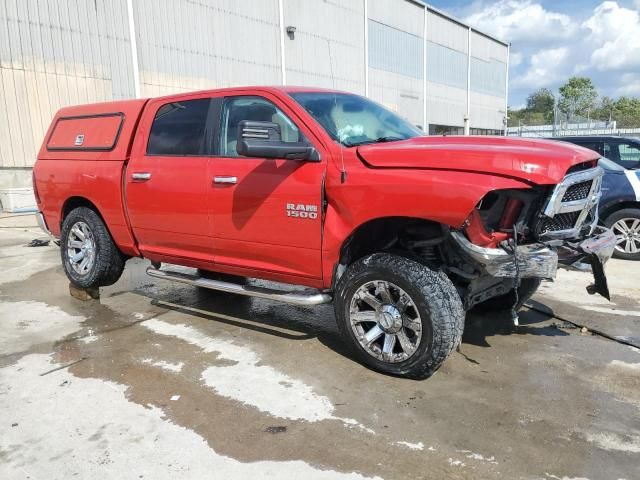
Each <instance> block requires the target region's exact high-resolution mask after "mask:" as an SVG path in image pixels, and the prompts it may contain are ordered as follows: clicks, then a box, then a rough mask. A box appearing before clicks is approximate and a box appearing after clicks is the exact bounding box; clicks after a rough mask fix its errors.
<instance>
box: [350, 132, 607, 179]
mask: <svg viewBox="0 0 640 480" xmlns="http://www.w3.org/2000/svg"><path fill="white" fill-rule="evenodd" d="M358 155H359V157H360V159H361V160H362V161H363V162H364V163H365V164H367V165H368V166H369V167H371V168H413V169H431V170H459V171H466V172H478V173H489V174H494V175H500V176H505V177H511V178H517V179H519V180H525V181H527V182H530V183H535V184H540V185H544V184H555V183H558V182H560V181H561V180H562V178H563V177H564V176H565V174H566V173H567V170H568V169H569V168H571V167H572V166H573V165H576V164H578V163H582V162H587V161H589V160H595V159H597V158H599V155H598V154H597V153H596V152H594V151H592V150H588V149H586V148H583V147H578V146H577V145H573V144H570V143H565V142H557V141H550V140H537V139H525V138H514V137H456V136H451V137H436V136H429V137H415V138H411V139H408V140H402V141H397V142H389V143H377V144H369V145H362V146H360V147H358Z"/></svg>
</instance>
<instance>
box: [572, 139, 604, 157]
mask: <svg viewBox="0 0 640 480" xmlns="http://www.w3.org/2000/svg"><path fill="white" fill-rule="evenodd" d="M578 145H580V146H581V147H584V148H588V149H589V150H594V151H596V152H598V153H599V154H600V155H602V156H605V155H603V153H602V145H601V144H600V143H598V142H585V143H579V144H578Z"/></svg>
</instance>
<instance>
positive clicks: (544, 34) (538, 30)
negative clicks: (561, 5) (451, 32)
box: [465, 0, 576, 44]
mask: <svg viewBox="0 0 640 480" xmlns="http://www.w3.org/2000/svg"><path fill="white" fill-rule="evenodd" d="M472 10H473V13H471V14H470V15H468V16H467V18H466V19H465V20H466V21H467V22H468V23H469V24H470V25H473V26H475V27H477V28H480V29H481V30H486V31H488V32H491V33H493V34H494V35H496V36H497V37H499V38H502V39H505V40H507V41H510V42H513V43H514V44H516V43H519V42H526V41H532V40H533V41H537V42H540V41H551V40H553V39H558V38H568V37H570V36H571V35H572V34H573V33H574V32H575V30H576V24H575V23H574V22H573V21H572V20H571V17H569V16H568V15H565V14H562V13H557V12H551V11H549V10H546V9H545V8H544V7H543V6H542V5H540V4H539V3H535V2H533V1H532V0H501V1H499V2H490V3H485V2H483V1H481V2H476V3H475V4H474V5H473V6H472Z"/></svg>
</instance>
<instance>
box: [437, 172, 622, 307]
mask: <svg viewBox="0 0 640 480" xmlns="http://www.w3.org/2000/svg"><path fill="white" fill-rule="evenodd" d="M602 175H603V171H602V169H600V167H598V166H597V165H596V163H595V162H587V163H584V164H579V165H576V166H575V167H573V168H572V169H571V170H570V171H569V172H568V173H567V175H566V176H565V178H564V179H563V181H562V182H561V183H560V184H558V185H556V186H553V187H545V186H542V187H540V186H538V187H533V188H530V189H522V190H520V189H517V190H514V189H512V190H498V191H493V192H491V193H489V194H488V195H486V196H485V197H484V198H483V199H482V200H481V201H480V202H479V204H478V205H477V207H476V209H474V210H473V212H472V213H471V214H470V215H469V218H468V219H467V221H466V222H465V224H464V225H463V227H462V228H461V229H460V230H458V231H452V232H451V234H450V242H451V244H452V245H451V246H453V247H454V248H452V249H448V250H449V251H452V252H456V253H455V254H453V255H452V256H450V257H449V262H450V264H451V265H452V267H449V269H450V271H451V273H452V274H453V275H456V276H458V277H461V279H462V278H465V279H466V280H467V287H466V291H465V293H464V297H463V300H464V304H465V308H467V309H469V308H472V307H473V306H474V305H476V304H478V303H481V302H484V301H486V300H488V299H490V298H492V297H495V296H498V295H502V294H504V293H506V292H508V291H509V290H511V289H513V288H517V286H519V285H520V281H521V280H522V279H524V278H541V279H553V278H554V277H555V275H556V270H557V268H558V266H561V267H565V268H572V269H577V270H591V271H592V272H593V274H594V283H593V284H592V285H590V286H589V287H588V292H589V293H590V294H593V293H599V294H600V295H602V296H604V297H605V298H607V299H608V298H609V290H608V287H607V281H606V277H605V275H604V269H603V265H604V263H605V262H606V261H607V260H608V259H609V258H610V257H611V255H612V253H613V248H614V246H615V236H614V235H613V233H612V232H611V231H609V230H607V229H605V228H603V227H600V226H598V225H597V223H598V201H599V199H600V195H601V194H600V186H601V182H602Z"/></svg>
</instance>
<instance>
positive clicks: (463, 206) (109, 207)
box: [34, 87, 596, 287]
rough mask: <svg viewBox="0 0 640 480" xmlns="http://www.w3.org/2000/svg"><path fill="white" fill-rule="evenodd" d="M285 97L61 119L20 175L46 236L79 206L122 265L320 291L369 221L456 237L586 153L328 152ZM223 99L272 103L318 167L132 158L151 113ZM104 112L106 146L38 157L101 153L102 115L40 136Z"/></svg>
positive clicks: (462, 148)
mask: <svg viewBox="0 0 640 480" xmlns="http://www.w3.org/2000/svg"><path fill="white" fill-rule="evenodd" d="M294 90H298V91H300V90H307V91H308V90H313V89H311V88H302V87H298V88H292V87H281V88H278V87H251V88H249V87H247V88H236V89H223V90H211V91H204V92H196V93H189V94H180V95H173V96H168V97H162V98H157V99H152V100H131V101H121V102H111V103H103V104H95V105H84V106H77V107H69V108H65V109H62V110H60V111H59V112H58V113H57V114H56V116H55V118H54V119H53V122H52V127H50V129H49V132H48V133H47V136H46V137H45V139H46V140H45V142H44V144H43V146H42V148H41V149H40V153H39V155H38V160H37V162H36V165H35V167H34V179H35V186H36V187H37V190H38V194H39V197H40V200H39V201H38V206H39V208H40V210H41V211H43V213H44V215H45V218H46V220H47V223H48V225H49V227H50V228H51V230H52V232H53V233H54V234H59V232H60V224H61V221H62V212H63V209H64V205H65V202H67V201H68V200H69V199H70V198H72V197H80V198H84V199H86V200H88V201H90V202H91V203H93V204H94V205H95V206H96V209H97V210H98V211H99V213H100V215H102V217H103V218H104V220H105V222H106V224H107V226H108V228H109V230H110V232H111V235H112V236H113V238H114V240H115V242H116V243H117V245H118V246H119V247H120V249H121V250H122V251H123V252H125V253H126V254H128V255H142V256H145V257H147V258H149V259H151V260H155V261H164V262H169V263H176V264H181V265H186V266H192V267H200V268H210V269H215V270H217V271H222V272H226V273H236V274H239V275H244V276H251V277H258V278H265V279H272V280H277V281H283V282H289V283H295V284H303V285H309V286H313V287H329V286H331V280H332V276H333V270H334V267H335V265H336V262H337V261H338V259H339V256H340V249H341V247H342V246H343V244H344V242H345V241H346V239H347V238H348V237H349V235H351V234H352V233H353V232H354V231H355V230H356V229H357V228H358V227H359V226H361V225H363V224H364V223H366V222H368V221H370V220H374V219H377V218H382V217H388V216H402V217H415V218H423V219H428V220H432V221H436V222H439V223H442V224H445V225H449V226H451V227H453V228H459V227H461V226H462V225H463V223H464V221H465V219H467V218H468V217H469V215H470V213H471V212H472V211H474V209H475V206H476V205H477V204H478V202H479V200H480V199H482V197H483V196H484V195H486V194H487V193H488V192H490V191H492V190H496V189H508V188H527V187H528V186H530V185H532V184H555V183H557V182H558V181H559V180H560V179H561V178H562V177H563V176H564V175H565V174H566V171H567V170H568V169H569V168H570V167H571V166H572V165H575V164H577V163H581V162H585V161H588V160H593V159H594V158H595V155H596V154H595V153H593V152H591V151H590V150H586V149H583V148H580V147H576V146H574V145H571V144H565V143H559V142H546V141H540V140H524V139H509V138H497V137H419V138H415V139H411V140H405V141H401V142H392V143H387V144H378V145H367V146H362V147H359V148H357V149H356V148H345V149H341V148H340V147H339V146H338V144H336V143H335V142H333V141H332V140H331V138H330V137H329V136H328V135H327V134H326V133H325V132H324V130H323V129H322V128H321V127H320V126H319V125H318V124H317V123H316V122H315V121H314V120H313V119H312V118H311V117H310V116H309V115H308V114H307V112H306V111H305V110H304V109H303V108H302V107H300V106H299V105H298V104H297V103H295V102H294V101H293V100H292V99H291V97H289V96H288V94H287V92H288V91H294ZM234 95H257V96H262V97H265V98H267V99H268V100H270V101H271V102H273V103H275V104H276V105H277V106H278V107H279V108H280V109H281V110H283V111H284V112H285V113H286V114H287V115H288V116H289V117H290V119H291V120H293V121H294V123H296V125H297V126H298V128H299V129H300V130H301V131H302V132H303V134H304V135H305V136H306V137H307V138H308V139H309V140H310V141H311V142H312V143H313V144H314V146H315V147H316V149H317V150H318V152H319V153H320V157H321V161H320V162H299V161H293V160H273V159H261V158H225V157H216V156H199V157H195V156H194V157H171V156H148V155H146V145H147V138H148V134H149V131H150V128H151V124H152V122H153V118H154V116H155V113H156V111H157V110H158V108H160V107H161V106H162V105H164V104H166V103H169V102H173V101H184V100H188V99H194V98H208V97H226V96H234ZM116 112H121V113H122V115H123V118H124V121H123V123H122V127H121V129H120V133H119V135H118V141H117V143H116V145H115V146H114V148H113V149H112V150H110V151H79V150H76V149H74V148H73V147H71V148H70V150H69V151H60V150H48V149H47V142H48V141H50V140H54V141H55V143H56V145H58V146H60V145H62V146H69V142H71V140H74V141H75V136H74V134H75V135H78V133H76V132H79V133H84V134H85V145H86V142H89V143H90V144H91V145H94V144H101V143H106V142H107V141H108V140H109V139H112V138H113V136H114V124H113V118H115V117H98V118H102V121H103V122H104V124H101V123H100V121H99V120H93V119H92V120H90V122H88V123H90V124H91V125H89V124H84V123H82V122H81V123H76V121H75V120H74V121H73V122H72V123H68V124H67V125H66V126H65V127H64V129H63V130H60V132H54V128H53V126H55V125H56V122H57V121H58V120H59V119H60V118H62V117H74V116H83V115H96V114H108V113H116ZM103 126H104V128H102V127H103ZM81 130H82V131H81ZM52 132H53V133H54V135H53V136H52ZM87 132H91V133H87ZM343 164H344V167H345V170H346V171H347V177H346V182H344V183H343V182H342V181H341V171H342V165H343ZM136 172H138V173H140V172H147V173H151V179H149V181H146V182H135V181H133V179H132V177H131V175H132V174H133V173H136ZM214 176H235V177H237V178H238V182H237V184H235V185H225V186H221V185H216V184H214V183H213V182H212V180H213V177H214ZM323 200H324V201H325V202H326V205H325V206H326V209H325V210H324V212H323V209H322V206H323ZM287 203H294V204H304V205H318V211H319V215H318V218H316V219H296V218H292V217H289V216H287V212H286V204H287ZM514 208H515V207H514ZM507 213H508V212H505V215H506V214H507ZM506 217H507V218H508V215H506ZM472 225H473V223H472ZM473 228H475V227H472V229H473ZM481 228H482V229H483V228H484V227H482V224H481V223H480V224H479V225H478V226H477V229H478V231H477V235H478V237H477V238H478V239H480V240H478V241H480V242H484V243H485V244H486V245H492V246H495V244H496V243H497V242H498V241H499V240H498V238H497V235H499V234H495V233H494V234H486V235H488V239H487V238H485V236H484V234H483V232H482V231H481ZM467 232H469V230H467ZM485 233H486V231H485ZM471 235H474V234H473V233H472V234H471ZM472 240H473V239H472Z"/></svg>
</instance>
